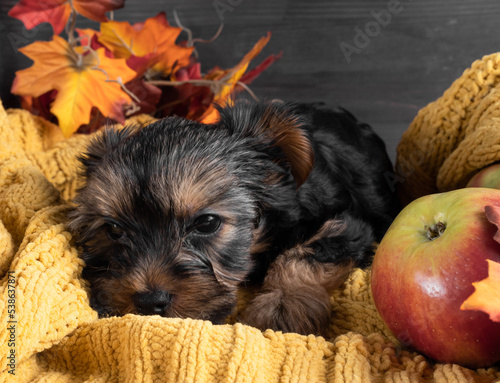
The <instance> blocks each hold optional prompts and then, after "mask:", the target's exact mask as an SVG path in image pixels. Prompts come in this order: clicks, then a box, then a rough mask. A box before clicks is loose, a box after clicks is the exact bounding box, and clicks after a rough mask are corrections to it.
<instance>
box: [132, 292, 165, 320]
mask: <svg viewBox="0 0 500 383" xmlns="http://www.w3.org/2000/svg"><path fill="white" fill-rule="evenodd" d="M134 304H135V307H137V311H138V312H139V314H143V315H163V314H164V313H165V309H166V308H167V307H168V305H169V304H170V294H169V293H167V292H166V291H163V290H155V291H153V292H148V293H136V294H135V295H134Z"/></svg>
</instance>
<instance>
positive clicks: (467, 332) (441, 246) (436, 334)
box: [371, 188, 500, 368]
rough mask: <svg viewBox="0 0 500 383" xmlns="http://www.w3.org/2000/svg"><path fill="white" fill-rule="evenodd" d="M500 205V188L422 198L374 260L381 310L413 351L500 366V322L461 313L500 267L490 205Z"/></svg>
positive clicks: (395, 224)
mask: <svg viewBox="0 0 500 383" xmlns="http://www.w3.org/2000/svg"><path fill="white" fill-rule="evenodd" d="M488 205H490V206H500V190H496V189H485V188H465V189H460V190H455V191H451V192H447V193H441V194H433V195H429V196H425V197H421V198H419V199H418V200H415V201H413V202H412V203H410V204H409V205H408V206H406V207H405V208H404V209H403V210H402V211H401V213H400V214H399V215H398V216H397V217H396V219H395V220H394V222H393V223H392V225H391V226H390V228H389V229H388V231H387V233H386V235H385V236H384V238H383V239H382V241H381V243H380V245H379V247H378V249H377V252H376V254H375V257H374V260H373V267H372V286H371V288H372V294H373V299H374V302H375V306H376V307H377V310H378V311H379V313H380V315H381V317H382V319H383V320H384V321H385V323H386V324H387V326H388V327H389V329H390V330H391V331H392V333H393V334H394V336H395V337H396V338H398V339H399V340H400V342H402V343H403V344H405V345H408V346H411V347H413V348H414V349H416V350H418V351H420V352H422V353H423V354H425V355H427V356H429V357H431V358H433V359H435V360H437V361H440V362H445V363H457V364H461V365H463V366H467V367H472V368H477V367H486V366H491V365H492V364H494V363H496V362H498V361H500V323H498V322H493V321H491V320H490V319H489V317H488V314H486V313H484V312H481V311H471V310H468V311H464V310H460V306H461V305H462V303H463V302H464V301H465V300H466V299H467V298H468V297H469V296H470V295H471V294H472V293H473V292H474V287H473V286H472V282H477V281H480V280H482V279H484V278H486V277H487V276H488V265H487V262H486V259H491V260H494V261H496V262H499V261H500V244H499V243H498V242H496V241H495V240H494V239H493V236H494V235H495V233H496V231H497V228H496V226H495V225H493V224H492V223H490V222H489V221H488V220H487V219H486V216H485V212H484V208H485V206H488Z"/></svg>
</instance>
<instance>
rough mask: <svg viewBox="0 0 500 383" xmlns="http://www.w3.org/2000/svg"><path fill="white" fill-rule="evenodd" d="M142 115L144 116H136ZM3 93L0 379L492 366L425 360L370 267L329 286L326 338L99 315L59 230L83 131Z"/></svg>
mask: <svg viewBox="0 0 500 383" xmlns="http://www.w3.org/2000/svg"><path fill="white" fill-rule="evenodd" d="M142 118H144V117H142ZM57 132H58V130H57V128H56V127H54V126H52V125H51V124H49V123H47V122H45V121H44V120H42V119H40V118H37V117H35V116H33V115H31V114H29V113H28V112H26V111H22V110H8V111H5V110H4V109H3V108H2V106H1V103H0V140H1V141H0V278H1V280H0V356H1V358H0V382H15V381H19V382H120V383H123V382H217V383H219V382H372V381H374V382H427V381H428V382H431V381H432V382H474V381H476V382H491V381H495V380H497V379H500V373H499V372H498V370H496V369H493V368H490V369H482V370H478V371H472V370H468V369H466V368H463V367H460V366H457V365H443V364H436V365H435V364H432V363H430V362H429V361H427V360H426V359H425V358H424V357H423V356H421V355H418V354H417V353H415V352H412V351H410V350H405V349H403V348H402V347H400V346H399V345H398V344H397V342H396V341H395V339H394V338H393V337H392V336H391V334H390V333H389V332H388V330H387V329H386V327H385V326H384V324H383V322H382V321H381V319H380V317H379V316H378V314H377V312H376V310H375V307H374V305H373V302H372V299H371V296H370V289H369V283H370V273H369V272H367V271H362V270H356V271H354V272H353V273H352V275H351V277H350V278H349V280H348V281H347V282H346V284H345V286H344V287H343V288H342V289H340V290H339V291H337V292H336V293H335V294H334V295H333V296H332V298H331V299H332V304H333V309H334V312H335V316H334V319H333V320H332V323H331V326H330V335H329V336H328V337H327V339H323V338H321V337H315V336H312V335H311V336H299V335H297V334H282V333H279V332H273V331H270V330H268V331H266V332H264V333H262V332H260V331H258V330H256V329H254V328H251V327H248V326H244V325H242V324H238V323H236V324H227V325H217V326H216V325H212V324H211V323H209V322H205V321H200V320H190V319H185V320H182V319H169V318H160V317H144V316H134V315H127V316H125V317H120V318H118V317H113V318H106V319H98V318H97V315H96V313H95V312H94V311H93V310H92V309H91V308H90V307H89V305H88V298H87V293H86V290H85V283H84V281H82V280H81V279H80V273H81V270H82V261H81V260H80V259H79V258H78V254H77V251H76V249H75V248H74V247H72V245H71V242H70V240H71V236H70V234H69V233H68V232H67V231H66V230H65V227H64V216H65V211H66V210H67V208H68V201H70V200H71V198H72V197H73V196H74V194H75V190H76V189H77V187H78V179H77V168H78V163H77V161H76V156H77V155H78V154H79V153H81V151H82V150H84V147H85V145H86V143H87V142H88V140H89V137H88V136H74V137H71V138H69V139H66V140H63V139H60V137H58V133H57Z"/></svg>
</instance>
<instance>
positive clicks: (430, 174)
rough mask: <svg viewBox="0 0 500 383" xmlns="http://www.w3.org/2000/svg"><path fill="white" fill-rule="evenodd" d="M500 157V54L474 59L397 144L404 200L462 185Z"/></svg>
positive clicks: (398, 176)
mask: <svg viewBox="0 0 500 383" xmlns="http://www.w3.org/2000/svg"><path fill="white" fill-rule="evenodd" d="M497 161H500V53H494V54H491V55H488V56H485V57H483V58H482V59H481V60H477V61H475V62H474V63H473V64H472V66H471V67H470V68H468V69H466V70H465V72H464V73H463V74H462V76H460V77H459V78H458V79H457V80H455V82H454V83H453V84H452V85H451V86H450V88H449V89H448V90H447V91H446V92H445V93H444V94H443V96H442V97H440V98H439V99H437V100H436V101H434V102H432V103H430V104H429V105H427V106H426V107H425V108H422V109H421V110H420V111H419V113H418V115H417V116H416V118H415V119H414V120H413V122H412V123H411V125H410V127H409V128H408V130H407V131H406V132H405V133H404V134H403V136H402V138H401V141H400V143H399V145H398V148H397V160H396V177H395V180H394V182H395V183H397V184H398V186H399V191H400V195H401V197H402V200H403V201H404V202H410V201H412V200H413V199H415V198H418V197H420V196H423V195H426V194H431V193H437V192H444V191H449V190H453V189H457V188H460V187H464V186H465V185H466V184H467V182H468V181H469V180H470V179H471V178H472V176H473V175H474V174H475V173H477V172H478V171H479V170H481V169H482V168H484V167H486V166H488V165H490V164H492V163H494V162H497Z"/></svg>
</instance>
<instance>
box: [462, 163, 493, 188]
mask: <svg viewBox="0 0 500 383" xmlns="http://www.w3.org/2000/svg"><path fill="white" fill-rule="evenodd" d="M467 187H475V188H492V189H500V164H495V165H491V166H488V167H486V168H484V169H483V170H481V171H480V172H479V173H476V174H475V175H474V177H472V178H471V179H470V181H469V183H468V184H467Z"/></svg>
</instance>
